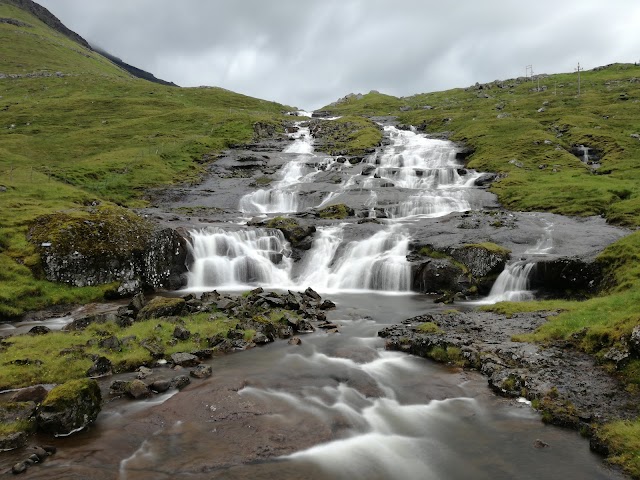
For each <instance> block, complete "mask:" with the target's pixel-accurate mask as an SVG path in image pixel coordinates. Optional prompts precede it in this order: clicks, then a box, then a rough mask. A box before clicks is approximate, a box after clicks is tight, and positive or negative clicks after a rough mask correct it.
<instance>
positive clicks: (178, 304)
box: [138, 297, 186, 320]
mask: <svg viewBox="0 0 640 480" xmlns="http://www.w3.org/2000/svg"><path fill="white" fill-rule="evenodd" d="M185 304H186V302H185V301H184V299H182V298H167V297H156V298H154V299H153V300H151V301H150V302H149V303H147V304H146V305H145V306H144V308H143V309H142V310H140V313H139V314H138V320H147V319H150V318H160V317H173V316H179V315H181V314H182V312H183V310H184V307H185Z"/></svg>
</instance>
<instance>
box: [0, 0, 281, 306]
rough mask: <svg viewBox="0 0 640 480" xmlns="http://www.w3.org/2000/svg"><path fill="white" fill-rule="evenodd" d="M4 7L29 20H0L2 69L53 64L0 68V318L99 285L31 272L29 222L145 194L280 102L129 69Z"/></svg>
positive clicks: (274, 114)
mask: <svg viewBox="0 0 640 480" xmlns="http://www.w3.org/2000/svg"><path fill="white" fill-rule="evenodd" d="M0 17H9V18H15V19H18V20H21V21H23V22H26V23H28V24H30V25H31V26H32V27H31V28H29V27H16V26H14V25H8V24H0V73H3V74H18V75H25V74H32V73H37V74H42V73H43V72H44V73H48V74H53V75H52V76H37V77H35V78H29V77H23V78H18V79H14V78H5V79H0V185H1V186H3V187H5V188H6V189H7V190H6V191H4V192H0V206H1V207H2V208H0V317H2V316H10V315H17V314H20V313H21V312H23V311H25V310H28V309H33V308H40V307H43V306H45V305H49V304H52V303H65V302H72V301H74V300H78V301H88V300H90V299H91V298H97V297H99V296H100V295H101V294H102V291H103V289H99V288H98V289H83V290H78V289H70V288H67V287H65V286H60V285H54V284H51V283H49V282H45V281H41V280H38V279H35V278H34V277H33V275H32V273H31V270H30V269H29V268H27V267H30V266H33V265H34V264H35V263H37V258H36V257H35V256H34V252H33V249H32V248H31V247H30V246H29V245H28V244H27V242H26V241H25V239H24V233H25V231H26V225H27V224H28V222H30V221H31V220H33V219H34V218H36V217H37V216H39V215H42V214H44V213H50V212H52V211H58V210H64V209H74V208H80V207H82V206H83V205H86V204H89V203H91V202H93V201H110V202H116V203H119V204H123V205H127V206H139V205H142V204H143V202H142V200H141V193H142V192H143V190H144V189H145V188H147V187H150V186H154V185H160V184H167V183H173V182H180V181H184V180H188V179H190V178H195V177H196V176H197V175H198V174H199V172H200V171H201V170H200V169H201V168H202V167H201V165H200V164H199V163H198V160H199V159H200V158H201V157H202V155H203V154H205V153H208V152H211V151H217V150H221V149H223V148H226V147H228V146H229V145H231V144H236V143H242V142H246V141H249V140H250V139H251V137H252V135H253V124H254V122H256V121H274V120H280V116H281V113H282V112H283V111H284V110H285V109H286V107H284V106H282V105H279V104H276V103H273V102H267V101H263V100H258V99H254V98H251V97H247V96H244V95H239V94H235V93H232V92H229V91H227V90H224V89H220V88H195V89H180V88H173V87H165V86H161V85H157V84H152V83H150V82H147V81H144V80H139V79H135V78H132V77H131V76H130V75H129V74H127V73H126V72H124V71H123V70H121V69H119V68H118V67H116V66H115V65H113V64H112V63H111V62H109V61H108V60H106V59H104V58H103V57H101V56H99V55H98V54H96V53H94V52H91V51H89V50H86V49H85V48H83V47H81V46H80V45H78V44H76V43H74V42H73V41H71V40H69V39H67V38H66V37H64V36H62V35H61V34H59V33H57V32H55V31H53V30H51V29H50V28H48V27H47V26H46V25H44V24H43V23H41V22H39V21H38V20H37V19H36V18H34V17H32V16H31V15H29V14H28V13H26V12H24V11H22V10H20V9H18V8H15V7H12V6H9V5H6V4H3V3H0ZM56 72H61V73H63V74H64V75H65V76H62V77H58V76H56V75H55V74H56ZM25 265H26V266H25Z"/></svg>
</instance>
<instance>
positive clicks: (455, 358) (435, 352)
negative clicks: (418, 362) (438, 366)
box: [427, 345, 464, 366]
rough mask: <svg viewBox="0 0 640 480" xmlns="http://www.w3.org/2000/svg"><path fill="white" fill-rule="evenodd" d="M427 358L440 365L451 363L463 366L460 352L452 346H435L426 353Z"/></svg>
mask: <svg viewBox="0 0 640 480" xmlns="http://www.w3.org/2000/svg"><path fill="white" fill-rule="evenodd" d="M427 357H428V358H431V359H432V360H435V361H436V362H440V363H452V364H455V365H459V366H463V365H464V358H463V356H462V350H461V349H460V348H458V347H454V346H452V345H445V346H441V345H437V346H435V347H433V348H432V349H431V350H429V351H428V352H427Z"/></svg>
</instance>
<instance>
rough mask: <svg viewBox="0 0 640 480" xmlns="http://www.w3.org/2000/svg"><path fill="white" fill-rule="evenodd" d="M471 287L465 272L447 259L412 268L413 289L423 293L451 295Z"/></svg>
mask: <svg viewBox="0 0 640 480" xmlns="http://www.w3.org/2000/svg"><path fill="white" fill-rule="evenodd" d="M468 287H469V280H468V277H467V275H466V274H465V272H464V270H463V269H462V268H461V267H460V266H458V265H456V264H455V263H453V262H452V261H451V260H449V259H446V258H431V259H428V260H427V261H425V262H423V263H420V264H417V265H414V266H413V268H412V289H413V290H414V291H416V292H422V293H449V292H458V291H463V290H465V289H467V288H468Z"/></svg>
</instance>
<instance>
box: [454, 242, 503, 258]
mask: <svg viewBox="0 0 640 480" xmlns="http://www.w3.org/2000/svg"><path fill="white" fill-rule="evenodd" d="M463 246H464V247H466V248H482V249H483V250H486V251H487V252H490V253H497V254H498V255H504V256H506V255H510V254H511V250H509V249H508V248H504V247H501V246H500V245H497V244H495V243H492V242H483V243H467V244H466V245H463Z"/></svg>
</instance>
